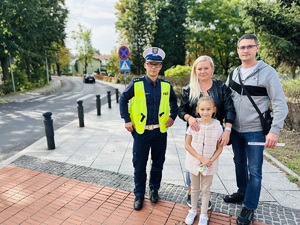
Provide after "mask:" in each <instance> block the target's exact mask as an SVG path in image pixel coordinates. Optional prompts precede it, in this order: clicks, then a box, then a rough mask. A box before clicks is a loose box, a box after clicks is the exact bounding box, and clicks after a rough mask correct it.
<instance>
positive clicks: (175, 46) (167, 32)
mask: <svg viewBox="0 0 300 225" xmlns="http://www.w3.org/2000/svg"><path fill="white" fill-rule="evenodd" d="M159 5H160V6H159V8H158V10H157V11H158V12H157V17H158V19H157V22H156V26H157V28H156V31H155V34H154V41H153V43H152V46H157V47H160V48H162V49H163V50H164V51H165V52H166V58H165V60H164V63H163V68H162V70H161V71H160V72H161V73H162V74H163V73H164V71H165V70H166V69H168V68H171V67H172V66H174V65H184V64H185V54H186V43H185V42H186V41H185V40H186V37H185V35H186V27H185V24H186V17H187V3H186V1H185V0H167V1H166V0H165V1H160V4H159Z"/></svg>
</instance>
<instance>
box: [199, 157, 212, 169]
mask: <svg viewBox="0 0 300 225" xmlns="http://www.w3.org/2000/svg"><path fill="white" fill-rule="evenodd" d="M211 164H212V162H211V161H210V159H208V158H205V157H202V160H200V166H207V167H210V166H211Z"/></svg>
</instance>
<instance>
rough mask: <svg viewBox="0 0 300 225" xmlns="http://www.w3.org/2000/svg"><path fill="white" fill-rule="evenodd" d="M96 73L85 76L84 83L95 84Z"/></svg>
mask: <svg viewBox="0 0 300 225" xmlns="http://www.w3.org/2000/svg"><path fill="white" fill-rule="evenodd" d="M95 82H96V81H95V77H94V73H88V74H85V75H83V83H95Z"/></svg>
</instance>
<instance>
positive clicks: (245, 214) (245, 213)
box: [236, 207, 254, 225]
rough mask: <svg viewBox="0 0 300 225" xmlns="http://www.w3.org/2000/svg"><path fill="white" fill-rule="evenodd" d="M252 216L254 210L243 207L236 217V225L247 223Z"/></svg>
mask: <svg viewBox="0 0 300 225" xmlns="http://www.w3.org/2000/svg"><path fill="white" fill-rule="evenodd" d="M253 217H254V210H251V209H247V208H245V207H243V209H242V211H241V213H240V215H239V216H238V218H237V219H236V222H237V224H238V225H249V224H250V223H251V221H252V220H253Z"/></svg>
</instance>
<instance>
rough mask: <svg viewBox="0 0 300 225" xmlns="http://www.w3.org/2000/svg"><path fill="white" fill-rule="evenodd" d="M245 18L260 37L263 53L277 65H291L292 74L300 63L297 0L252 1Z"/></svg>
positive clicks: (299, 20)
mask: <svg viewBox="0 0 300 225" xmlns="http://www.w3.org/2000/svg"><path fill="white" fill-rule="evenodd" d="M244 10H245V11H244V18H246V21H247V23H248V24H249V25H250V27H251V28H252V31H254V32H255V33H257V34H258V35H259V36H260V41H261V44H260V45H261V51H260V55H261V56H262V57H263V58H264V59H265V60H267V61H268V62H269V63H270V64H271V65H273V66H274V67H275V68H276V67H278V66H280V65H282V66H287V67H289V68H290V71H291V73H292V77H293V78H295V77H296V69H297V68H298V67H299V65H300V4H299V2H298V3H297V2H296V1H293V2H292V3H291V1H283V2H281V1H279V2H278V3H274V2H259V1H249V2H248V3H247V5H246V6H245V8H244Z"/></svg>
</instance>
